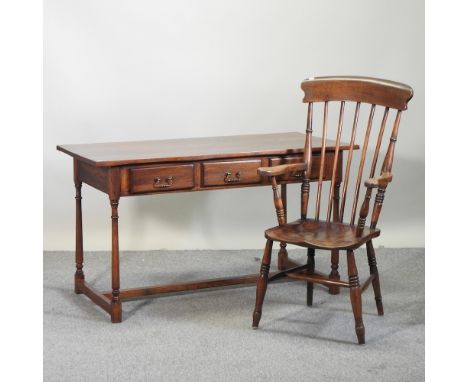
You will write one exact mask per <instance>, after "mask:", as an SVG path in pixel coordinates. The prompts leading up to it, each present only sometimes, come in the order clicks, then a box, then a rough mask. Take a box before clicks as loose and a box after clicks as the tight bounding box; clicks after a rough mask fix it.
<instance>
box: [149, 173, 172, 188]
mask: <svg viewBox="0 0 468 382" xmlns="http://www.w3.org/2000/svg"><path fill="white" fill-rule="evenodd" d="M164 182H165V183H161V178H160V177H159V176H157V177H156V178H154V182H153V187H154V188H167V187H171V186H172V185H173V184H174V177H173V176H168V177H167V178H166V179H164Z"/></svg>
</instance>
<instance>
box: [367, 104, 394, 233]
mask: <svg viewBox="0 0 468 382" xmlns="http://www.w3.org/2000/svg"><path fill="white" fill-rule="evenodd" d="M400 119H401V110H398V112H397V115H396V117H395V122H394V124H393V130H392V135H391V137H390V144H389V145H388V149H387V155H385V159H384V162H383V165H382V174H384V173H391V171H392V166H393V156H394V153H395V144H396V141H397V136H398V128H399V126H400ZM386 188H387V187H386V186H385V187H379V188H378V189H377V194H376V195H375V201H374V208H373V210H372V218H371V225H370V227H371V228H375V227H376V226H377V222H378V220H379V216H380V211H381V210H382V204H383V201H384V197H385V190H386Z"/></svg>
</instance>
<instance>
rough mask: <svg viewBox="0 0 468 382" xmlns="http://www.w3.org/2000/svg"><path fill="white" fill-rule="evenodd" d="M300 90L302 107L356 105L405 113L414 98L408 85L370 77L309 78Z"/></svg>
mask: <svg viewBox="0 0 468 382" xmlns="http://www.w3.org/2000/svg"><path fill="white" fill-rule="evenodd" d="M301 88H302V90H303V91H304V99H303V102H304V103H310V102H325V101H355V102H365V103H370V104H375V105H380V106H385V107H389V108H394V109H398V110H406V109H407V104H408V102H409V100H410V99H411V98H412V97H413V89H412V88H411V87H409V86H408V85H405V84H402V83H399V82H394V81H388V80H382V79H379V78H371V77H355V76H333V77H315V78H308V79H306V80H304V81H303V82H302V83H301Z"/></svg>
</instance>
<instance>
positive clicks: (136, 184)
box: [57, 133, 358, 322]
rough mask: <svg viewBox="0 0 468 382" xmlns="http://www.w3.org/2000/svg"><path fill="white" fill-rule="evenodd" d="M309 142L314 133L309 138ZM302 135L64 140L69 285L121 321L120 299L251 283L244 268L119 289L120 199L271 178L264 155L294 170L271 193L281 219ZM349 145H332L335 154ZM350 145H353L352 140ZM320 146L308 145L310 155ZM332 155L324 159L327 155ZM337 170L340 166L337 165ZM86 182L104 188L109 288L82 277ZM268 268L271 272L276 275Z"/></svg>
mask: <svg viewBox="0 0 468 382" xmlns="http://www.w3.org/2000/svg"><path fill="white" fill-rule="evenodd" d="M313 141H314V142H316V139H315V138H314V139H313ZM303 142H304V135H303V134H301V133H282V134H261V135H244V136H231V137H215V138H193V139H180V140H165V141H148V142H121V143H99V144H89V145H63V146H58V147H57V149H58V150H60V151H63V152H65V153H68V154H69V155H71V156H72V157H73V166H74V183H75V193H76V195H75V199H76V201H75V203H76V248H75V255H76V260H75V262H76V271H75V292H76V293H82V294H85V295H86V296H87V297H89V299H90V300H91V301H93V302H94V303H95V304H97V305H98V306H100V307H101V308H102V309H104V310H105V311H106V312H107V313H109V314H110V316H111V321H112V322H121V321H122V301H123V300H128V299H133V298H139V297H147V296H154V295H158V294H163V293H171V292H181V291H190V290H199V289H205V288H214V287H220V286H230V285H245V284H254V283H255V282H256V281H257V275H244V276H236V277H227V278H217V279H209V280H198V281H185V282H181V283H177V284H172V285H156V286H147V287H139V288H130V289H121V288H120V287H121V285H120V261H119V260H120V259H119V223H118V222H119V213H118V207H119V204H120V199H121V198H122V197H124V196H141V195H148V194H153V195H154V194H163V193H171V192H193V191H203V190H216V189H226V188H237V187H256V186H266V185H271V181H270V177H269V176H267V175H262V174H259V173H258V172H257V170H258V168H260V167H266V166H268V165H269V164H270V163H283V162H284V163H285V164H289V163H291V164H292V167H291V168H292V169H297V170H298V171H297V172H299V173H300V177H297V176H290V177H289V176H288V177H285V178H284V179H279V180H278V181H277V182H276V181H275V182H276V192H277V194H278V198H279V199H281V201H282V203H283V206H284V207H283V209H282V215H281V216H282V221H283V222H286V214H287V211H286V186H287V184H289V183H297V182H302V170H301V169H303V166H301V165H297V164H294V163H297V160H302V153H303V147H302V146H303ZM326 144H327V148H326V150H325V151H326V155H329V156H330V158H333V156H334V153H335V151H336V150H335V147H336V145H335V142H334V141H332V140H327V141H326ZM349 147H350V146H349V145H347V144H341V145H340V147H339V158H340V159H339V163H338V167H337V168H338V169H341V167H340V166H341V157H342V152H343V151H344V150H347V149H349ZM352 147H353V148H354V149H357V148H358V147H357V146H356V145H353V146H352ZM319 153H320V151H318V150H314V151H313V155H319ZM330 160H331V159H330ZM332 169H333V168H332V166H330V165H329V164H327V165H326V166H325V172H324V179H331V177H332ZM338 171H341V170H338ZM316 174H318V167H317V165H315V164H314V165H313V166H312V167H311V180H312V181H315V180H316V177H317V176H318V175H316ZM83 183H84V184H88V185H90V186H92V187H94V188H96V189H97V190H100V191H102V192H105V193H106V194H107V195H108V196H109V203H110V213H111V232H112V234H111V246H112V256H111V271H112V279H111V281H112V282H111V290H110V291H106V292H99V291H96V290H95V289H93V288H92V286H90V285H89V284H87V283H86V281H85V276H84V272H83V261H84V259H83V226H82V210H81V201H82V197H81V188H82V184H83ZM295 265H296V264H295V263H294V262H293V261H291V260H290V259H289V258H288V253H287V250H286V243H281V249H280V251H279V253H278V267H279V269H280V270H281V269H283V270H284V269H286V268H291V267H294V266H295ZM277 274H278V273H277V272H275V273H273V274H272V276H275V275H277Z"/></svg>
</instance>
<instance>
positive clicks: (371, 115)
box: [350, 104, 375, 225]
mask: <svg viewBox="0 0 468 382" xmlns="http://www.w3.org/2000/svg"><path fill="white" fill-rule="evenodd" d="M374 113H375V104H372V107H371V110H370V113H369V119H368V122H367V129H366V137H365V139H364V145H363V147H362V153H361V161H360V162H359V170H358V176H357V181H356V188H355V190H354V200H353V208H352V209H351V223H350V224H351V225H354V221H355V218H356V208H357V203H358V200H359V191H360V188H361V180H362V172H363V170H364V163H365V161H366V152H367V146H368V144H369V136H370V132H371V129H372V121H373V120H374Z"/></svg>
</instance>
